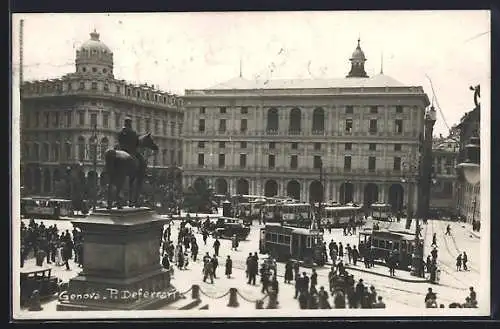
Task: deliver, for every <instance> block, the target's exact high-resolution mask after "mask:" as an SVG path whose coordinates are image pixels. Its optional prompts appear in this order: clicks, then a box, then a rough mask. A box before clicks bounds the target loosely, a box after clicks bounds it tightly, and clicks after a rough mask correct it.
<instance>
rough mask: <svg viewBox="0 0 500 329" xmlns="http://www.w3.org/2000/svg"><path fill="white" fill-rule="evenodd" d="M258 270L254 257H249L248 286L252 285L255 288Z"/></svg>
mask: <svg viewBox="0 0 500 329" xmlns="http://www.w3.org/2000/svg"><path fill="white" fill-rule="evenodd" d="M258 270H259V263H258V261H257V259H256V258H255V257H254V256H251V257H250V260H249V267H248V284H252V285H254V286H255V281H256V279H257V272H258Z"/></svg>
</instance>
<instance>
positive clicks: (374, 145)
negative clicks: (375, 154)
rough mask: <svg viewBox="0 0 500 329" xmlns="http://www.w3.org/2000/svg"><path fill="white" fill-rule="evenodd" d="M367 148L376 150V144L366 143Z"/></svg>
mask: <svg viewBox="0 0 500 329" xmlns="http://www.w3.org/2000/svg"><path fill="white" fill-rule="evenodd" d="M368 149H369V150H370V151H376V150H377V144H375V143H370V144H368Z"/></svg>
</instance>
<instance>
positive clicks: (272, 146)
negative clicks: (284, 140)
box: [269, 142, 276, 150]
mask: <svg viewBox="0 0 500 329" xmlns="http://www.w3.org/2000/svg"><path fill="white" fill-rule="evenodd" d="M275 148H276V143H275V142H270V143H269V149H270V150H274V149H275Z"/></svg>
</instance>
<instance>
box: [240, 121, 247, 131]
mask: <svg viewBox="0 0 500 329" xmlns="http://www.w3.org/2000/svg"><path fill="white" fill-rule="evenodd" d="M240 131H241V132H245V131H247V119H241V124H240Z"/></svg>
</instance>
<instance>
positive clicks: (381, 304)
mask: <svg viewBox="0 0 500 329" xmlns="http://www.w3.org/2000/svg"><path fill="white" fill-rule="evenodd" d="M377 299H378V302H377V303H375V304H373V305H372V308H385V303H384V302H383V301H382V296H378V298H377Z"/></svg>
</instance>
